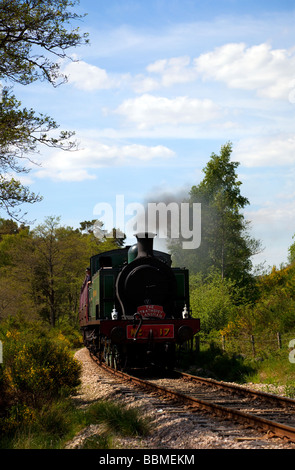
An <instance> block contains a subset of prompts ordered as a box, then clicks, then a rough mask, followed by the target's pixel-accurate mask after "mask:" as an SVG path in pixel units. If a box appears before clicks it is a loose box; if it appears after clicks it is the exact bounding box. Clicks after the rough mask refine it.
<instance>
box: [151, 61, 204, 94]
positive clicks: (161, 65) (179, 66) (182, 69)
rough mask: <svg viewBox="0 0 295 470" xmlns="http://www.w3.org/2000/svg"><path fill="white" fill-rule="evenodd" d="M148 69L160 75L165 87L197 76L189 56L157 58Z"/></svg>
mask: <svg viewBox="0 0 295 470" xmlns="http://www.w3.org/2000/svg"><path fill="white" fill-rule="evenodd" d="M146 69H147V71H148V72H150V73H154V74H158V75H160V83H161V85H162V86H164V87H169V86H171V85H174V84H175V83H187V82H190V81H192V80H195V79H196V77H197V73H196V70H195V69H194V68H193V67H192V66H191V59H190V57H188V56H181V57H173V58H171V59H163V60H157V61H156V62H154V63H153V64H150V65H148V66H147V68H146Z"/></svg>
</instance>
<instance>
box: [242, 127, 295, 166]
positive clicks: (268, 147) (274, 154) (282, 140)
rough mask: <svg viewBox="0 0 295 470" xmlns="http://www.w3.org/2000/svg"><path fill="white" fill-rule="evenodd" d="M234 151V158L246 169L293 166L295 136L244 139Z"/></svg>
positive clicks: (283, 135)
mask: <svg viewBox="0 0 295 470" xmlns="http://www.w3.org/2000/svg"><path fill="white" fill-rule="evenodd" d="M234 151H235V155H234V158H235V159H236V160H238V161H239V162H241V163H242V164H243V165H245V166H247V167H259V166H261V167H263V166H268V167H270V166H272V167H274V166H279V165H285V166H287V165H294V163H295V134H293V135H286V134H281V135H277V136H272V137H270V136H264V137H253V138H249V139H244V140H241V141H240V142H238V143H237V145H236V146H235V148H234Z"/></svg>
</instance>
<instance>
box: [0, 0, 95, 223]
mask: <svg viewBox="0 0 295 470" xmlns="http://www.w3.org/2000/svg"><path fill="white" fill-rule="evenodd" d="M77 3H78V1H75V0H74V1H69V0H0V80H1V82H2V81H3V80H4V81H5V82H6V83H7V82H15V83H19V84H22V85H28V84H30V83H32V82H34V81H36V80H43V81H48V82H49V83H51V84H52V85H53V86H58V85H60V84H61V83H64V82H65V81H66V77H65V76H64V75H63V74H62V73H61V71H60V67H61V61H60V59H64V58H66V57H68V55H67V50H68V49H70V48H72V47H77V46H79V45H82V44H85V43H87V42H88V39H87V34H86V33H83V34H80V33H79V28H76V29H71V28H68V25H69V24H70V22H71V20H77V19H80V18H82V16H81V15H78V14H76V13H74V12H72V11H71V8H72V7H74V6H75V5H76V4H77ZM52 58H54V60H52ZM1 85H2V86H3V83H1ZM57 128H58V125H57V123H56V122H55V121H54V120H53V119H51V118H50V117H48V116H46V115H42V114H39V115H37V114H36V113H35V111H34V110H32V109H26V108H24V109H21V103H20V102H19V101H18V100H17V99H16V97H15V96H14V95H13V94H12V92H11V87H8V86H5V87H4V88H3V90H2V99H1V103H0V209H1V208H3V209H4V210H5V211H6V212H7V213H8V214H9V216H10V217H13V218H14V219H16V220H20V214H19V212H17V211H16V207H17V206H19V205H20V204H23V203H35V202H38V201H40V200H41V197H40V196H39V195H36V194H34V193H32V192H30V190H29V188H28V187H25V186H23V185H22V184H21V183H20V181H18V180H17V179H15V178H14V177H12V176H11V171H13V172H16V173H23V172H28V171H29V168H28V167H26V166H24V165H23V161H24V158H27V159H29V156H30V155H31V154H32V153H33V152H35V151H36V150H37V147H38V145H39V144H44V145H47V146H50V147H55V148H62V149H64V150H71V149H75V148H77V144H76V142H74V141H73V140H72V137H73V135H74V132H71V131H61V132H60V134H59V136H57V137H50V136H49V135H48V133H50V131H53V130H56V129H57ZM30 161H31V160H30ZM20 162H22V163H20Z"/></svg>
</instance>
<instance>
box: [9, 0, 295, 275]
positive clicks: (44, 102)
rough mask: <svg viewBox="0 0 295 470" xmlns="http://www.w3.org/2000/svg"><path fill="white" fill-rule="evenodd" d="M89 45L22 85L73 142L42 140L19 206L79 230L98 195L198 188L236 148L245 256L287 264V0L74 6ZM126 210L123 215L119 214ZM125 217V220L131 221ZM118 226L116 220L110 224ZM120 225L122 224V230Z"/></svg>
mask: <svg viewBox="0 0 295 470" xmlns="http://www.w3.org/2000/svg"><path fill="white" fill-rule="evenodd" d="M75 10H76V11H77V12H78V13H81V14H84V13H87V16H86V17H85V18H84V19H83V21H79V22H78V23H76V24H75V26H76V25H78V26H79V27H80V30H81V32H84V31H85V32H88V33H89V39H90V45H88V46H82V47H78V48H75V49H73V50H71V51H68V52H69V54H70V55H71V57H72V58H74V59H79V61H77V62H73V61H71V60H64V61H63V62H62V63H61V70H62V71H63V72H64V73H66V74H67V75H68V83H67V84H63V85H61V86H60V87H57V88H53V87H52V86H51V85H50V84H47V83H44V82H42V83H40V82H38V83H35V84H32V85H28V86H21V85H17V86H15V88H14V91H15V94H16V96H17V98H18V99H20V100H21V101H22V104H23V105H25V106H28V107H32V108H34V109H35V110H36V111H38V112H41V113H46V114H48V115H49V116H51V117H52V118H54V119H55V120H56V121H57V122H58V124H59V125H60V129H64V130H74V131H75V132H76V139H77V140H78V141H79V150H78V151H76V152H63V151H61V150H56V149H47V148H46V149H44V148H40V154H39V155H35V156H34V159H35V161H37V162H38V163H39V165H38V166H32V169H31V172H30V173H29V174H28V175H25V176H23V179H22V181H23V182H24V183H25V184H27V185H28V186H29V187H30V189H31V190H32V191H34V192H36V193H39V194H41V195H42V196H43V201H42V202H41V203H38V204H34V205H30V206H28V207H24V209H25V210H26V211H27V218H28V219H29V220H31V221H34V223H33V224H32V227H35V226H36V225H38V224H40V223H43V222H44V219H45V217H47V216H56V217H58V216H60V218H61V223H62V224H63V225H70V226H72V227H79V223H80V222H81V221H84V220H92V219H96V218H99V217H98V216H99V214H98V213H97V207H98V205H99V204H101V203H105V204H108V205H110V206H112V207H113V208H114V214H115V207H116V197H117V196H118V195H119V196H120V197H121V199H120V200H121V201H122V196H123V197H124V204H125V205H124V210H125V209H126V207H130V206H129V205H130V204H132V203H140V204H142V203H144V202H146V201H148V200H149V198H155V197H159V198H160V197H161V195H163V194H166V195H170V196H171V197H172V196H175V197H177V195H179V194H182V193H183V192H184V193H186V192H188V191H189V190H190V189H191V187H192V186H193V185H198V184H199V183H200V182H201V180H202V178H203V172H202V169H203V168H204V167H205V166H206V164H207V162H208V161H209V159H210V156H211V154H212V153H213V152H214V153H216V154H219V153H220V149H221V147H222V146H223V145H225V144H226V143H227V142H232V148H233V151H232V161H237V162H239V166H238V168H237V173H238V176H239V180H240V181H241V182H242V185H241V193H242V195H243V196H245V197H247V198H248V200H249V202H250V204H249V205H248V206H247V207H246V208H245V209H244V215H245V218H246V219H247V220H249V221H250V222H251V232H250V233H251V236H253V237H254V238H256V239H259V240H260V241H261V244H262V247H263V248H264V250H263V251H262V252H261V253H259V254H257V255H256V256H255V257H253V264H254V265H255V266H256V265H259V264H261V263H264V264H265V267H268V266H272V265H276V266H279V265H280V264H281V263H285V262H286V261H287V256H288V247H289V246H290V245H291V244H292V243H293V241H294V240H292V236H293V235H294V233H295V185H294V179H295V165H294V162H295V130H294V115H295V34H294V24H295V4H294V1H287V0H279V1H277V0H267V1H265V0H259V1H257V0H256V1H252V0H248V1H243V0H218V1H217V0H215V1H213V0H211V1H210V0H209V1H208V0H207V1H204V0H203V1H200V0H181V1H180V0H149V1H143V0H124V1H123V0H108V1H107V2H105V1H102V0H100V1H97V0H81V1H80V5H79V7H78V8H77V7H75ZM126 212H128V211H126ZM126 217H127V215H126ZM114 222H115V221H114ZM120 228H122V227H120Z"/></svg>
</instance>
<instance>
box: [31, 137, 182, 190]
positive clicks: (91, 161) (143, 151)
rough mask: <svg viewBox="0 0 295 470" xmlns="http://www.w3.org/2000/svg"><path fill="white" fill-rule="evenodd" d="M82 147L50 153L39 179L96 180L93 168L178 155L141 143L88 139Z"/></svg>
mask: <svg viewBox="0 0 295 470" xmlns="http://www.w3.org/2000/svg"><path fill="white" fill-rule="evenodd" d="M81 147H82V148H81V149H80V150H78V151H75V152H64V151H62V150H61V151H57V152H53V153H52V154H51V155H48V156H47V158H46V161H44V163H43V164H42V166H41V168H40V169H38V170H37V171H35V172H34V174H35V176H37V177H39V178H45V177H50V178H52V179H57V180H62V181H83V180H86V179H95V178H96V175H95V172H94V171H93V170H96V169H99V168H102V167H108V166H112V167H116V166H128V165H141V164H143V165H144V164H145V163H147V162H149V163H150V162H151V161H152V160H154V161H156V162H158V161H159V160H162V159H169V158H173V157H174V156H175V153H174V152H173V151H172V150H170V149H169V148H168V147H165V146H163V145H156V146H153V147H148V146H145V145H139V144H130V145H122V146H120V145H107V144H103V143H101V142H98V141H94V140H92V141H91V140H87V142H85V144H84V145H81ZM91 170H92V171H91Z"/></svg>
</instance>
